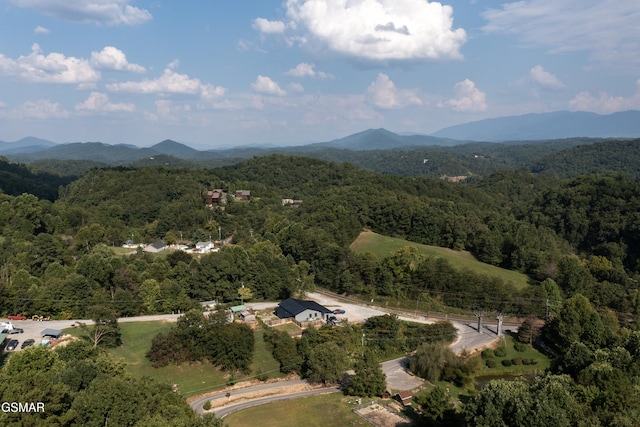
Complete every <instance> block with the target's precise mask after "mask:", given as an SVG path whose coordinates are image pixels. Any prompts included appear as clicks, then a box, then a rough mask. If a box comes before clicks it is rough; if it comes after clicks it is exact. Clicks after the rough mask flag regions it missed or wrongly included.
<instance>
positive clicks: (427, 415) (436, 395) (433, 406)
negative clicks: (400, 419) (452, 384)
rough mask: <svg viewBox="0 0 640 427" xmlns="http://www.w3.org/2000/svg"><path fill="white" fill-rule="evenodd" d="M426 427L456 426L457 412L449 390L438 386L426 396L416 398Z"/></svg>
mask: <svg viewBox="0 0 640 427" xmlns="http://www.w3.org/2000/svg"><path fill="white" fill-rule="evenodd" d="M415 401H416V403H417V404H418V405H419V406H420V411H421V412H422V418H423V420H424V422H425V424H426V425H428V426H433V427H439V426H450V425H455V423H456V421H457V420H455V417H456V414H455V410H454V405H453V402H452V401H451V395H450V394H449V392H448V390H447V389H446V388H445V387H443V386H441V385H438V386H436V387H434V388H433V389H432V390H431V391H430V392H428V393H426V394H419V395H418V396H416V397H415Z"/></svg>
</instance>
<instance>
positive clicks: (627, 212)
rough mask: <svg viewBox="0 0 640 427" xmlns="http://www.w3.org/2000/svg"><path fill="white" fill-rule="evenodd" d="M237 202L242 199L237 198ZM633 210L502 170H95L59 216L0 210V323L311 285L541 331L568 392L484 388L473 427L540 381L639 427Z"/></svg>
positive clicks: (620, 183) (587, 188)
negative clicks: (455, 261)
mask: <svg viewBox="0 0 640 427" xmlns="http://www.w3.org/2000/svg"><path fill="white" fill-rule="evenodd" d="M211 189H223V190H224V191H225V192H226V193H227V195H228V196H227V199H226V203H224V204H221V205H220V206H213V207H209V206H207V205H206V203H205V198H204V196H203V192H204V191H206V190H211ZM237 190H249V191H250V192H251V200H248V201H241V200H235V199H234V198H233V197H231V195H232V194H234V193H235V191H237ZM283 199H297V200H301V201H302V203H301V204H300V205H299V206H292V205H287V204H283ZM638 212H640V184H639V183H638V182H636V180H635V179H634V177H633V176H631V175H628V174H627V175H625V174H617V175H580V176H577V177H574V178H570V179H560V178H558V177H553V176H547V175H545V174H542V175H540V174H533V173H531V172H528V171H518V172H511V171H501V172H497V173H494V174H491V175H488V176H487V177H485V178H482V179H477V180H475V181H473V182H468V183H450V182H446V181H443V180H439V179H432V178H427V177H400V176H394V175H390V174H379V173H374V172H370V171H366V170H364V169H360V168H358V167H356V166H354V165H351V164H347V163H331V162H327V161H323V160H317V159H310V158H303V157H293V156H283V155H272V156H267V157H260V158H254V159H251V160H247V161H244V162H242V163H238V164H236V165H232V166H225V167H221V168H216V169H206V168H199V169H187V168H178V167H167V166H160V167H159V166H149V167H140V168H124V167H120V168H112V169H93V170H91V171H89V172H88V173H86V174H85V175H83V176H82V177H81V178H79V179H77V180H75V181H73V182H72V183H70V184H68V185H66V186H65V187H64V188H62V191H61V192H60V196H59V198H58V199H56V200H54V201H49V200H46V199H44V198H38V197H37V196H35V195H33V194H20V195H10V194H2V195H0V219H1V221H0V224H2V229H1V236H0V237H1V238H0V245H1V247H0V307H2V309H1V310H2V313H1V314H2V315H6V314H10V313H12V314H13V313H24V314H26V315H29V316H30V315H33V314H40V315H50V316H53V317H57V318H84V316H87V315H91V313H93V312H94V311H95V308H96V307H102V308H106V309H108V310H111V311H112V312H113V313H115V315H118V316H134V315H139V314H151V313H167V312H173V311H178V310H180V311H183V310H184V311H186V310H188V309H191V308H194V307H198V301H203V300H211V299H216V300H218V301H219V302H221V303H227V304H237V303H238V288H239V287H240V286H241V285H242V286H244V287H245V289H248V291H249V294H248V295H250V297H251V298H253V299H254V300H270V301H273V300H279V299H282V298H286V297H289V296H292V295H294V294H297V293H299V292H304V291H305V290H309V289H313V287H314V286H322V287H325V288H327V289H330V290H333V291H335V292H340V293H346V294H350V295H361V296H363V297H366V298H374V299H375V300H376V301H377V302H378V303H381V304H390V305H394V306H403V305H404V306H409V307H416V304H417V303H416V302H418V303H421V307H427V308H428V309H429V310H439V311H445V312H447V311H450V310H452V309H455V310H460V311H467V312H469V311H471V310H477V309H481V310H485V311H487V312H491V311H499V312H503V313H507V314H510V315H518V316H523V317H528V316H538V317H545V316H547V317H545V318H546V319H547V320H548V321H547V323H546V325H545V327H544V329H543V330H542V336H543V337H544V339H545V340H546V342H547V345H548V346H549V347H551V348H554V351H555V354H557V355H559V357H558V358H557V360H556V365H554V367H553V368H552V371H553V373H555V374H565V375H569V376H570V378H569V377H568V376H566V377H553V376H551V377H549V379H548V380H545V381H546V382H545V381H538V382H536V383H535V384H533V385H518V386H517V390H516V389H512V388H510V387H511V386H510V385H500V384H498V385H493V386H492V387H488V388H486V389H483V391H482V392H480V393H479V394H478V397H477V398H474V399H473V401H472V402H470V403H469V404H468V405H466V406H465V407H464V408H465V409H464V414H462V415H464V417H466V419H467V420H470V421H469V423H468V424H466V425H477V423H476V421H477V417H484V416H489V415H490V414H493V413H494V412H492V411H504V412H505V413H508V414H511V412H510V409H509V408H508V407H506V406H505V407H500V405H502V404H503V403H501V401H500V400H499V399H498V400H496V399H493V398H491V397H490V393H494V392H495V393H503V394H504V393H506V394H505V395H508V396H512V397H513V398H514V399H516V400H517V399H519V398H520V397H523V396H524V397H523V398H526V399H529V398H530V397H527V396H538V394H537V393H538V391H537V390H539V387H545V384H547V383H549V384H552V385H553V387H555V389H556V390H562V393H563V394H562V396H564V397H563V399H565V400H568V401H574V400H576V399H577V400H576V401H577V402H578V403H576V404H577V405H579V407H580V408H581V409H580V411H578V412H577V413H580V414H587V415H588V416H589V418H590V419H591V421H592V425H634V420H640V418H639V417H638V416H637V414H636V415H634V414H635V412H633V411H635V410H636V409H634V408H638V407H640V403H639V402H637V399H636V400H634V399H626V400H625V399H620V398H617V397H616V396H627V395H629V393H631V394H632V393H633V390H634V387H635V386H634V385H633V384H635V383H637V378H638V377H637V372H640V368H639V366H640V350H638V349H639V348H640V346H639V345H638V342H640V338H639V337H640V335H638V333H637V332H634V331H633V329H635V328H636V327H637V315H638V314H639V313H640V292H639V290H638V279H639V277H640V274H639V273H640V262H639V259H640V253H639V252H638V245H639V243H640V216H639V215H638ZM365 229H368V230H371V231H374V232H376V233H379V234H381V235H387V236H392V237H398V238H403V239H406V240H409V241H412V242H418V243H424V244H428V245H432V246H440V247H444V248H449V249H452V250H467V251H470V252H471V253H472V254H474V255H475V257H476V258H477V259H478V260H480V261H482V262H485V263H488V264H492V265H495V266H500V267H503V268H507V269H512V270H516V271H519V272H521V273H524V274H526V275H528V277H529V284H528V285H525V286H524V287H523V285H522V284H519V285H518V286H516V285H515V284H514V283H511V282H510V281H509V280H507V279H504V278H503V277H497V276H495V275H493V276H492V275H484V274H481V273H477V272H473V271H470V270H468V269H464V268H462V269H461V268H454V267H453V266H452V265H451V264H450V263H449V262H448V261H447V260H446V259H443V258H437V257H432V256H429V255H428V254H424V253H420V252H419V251H418V250H416V249H412V248H409V247H403V248H400V249H399V250H397V251H395V252H391V253H390V254H388V255H381V256H376V255H373V254H372V253H369V252H353V251H351V250H350V249H349V246H350V245H351V243H352V242H353V240H354V239H355V238H356V237H357V236H358V235H359V233H360V232H361V231H362V230H365ZM218 233H220V237H222V238H223V239H224V238H227V237H229V238H231V240H232V241H231V243H232V244H229V245H226V246H224V247H223V248H222V249H221V250H220V251H219V252H215V253H210V254H200V255H195V256H194V255H190V254H188V253H185V252H182V251H178V250H176V251H163V253H161V254H149V253H143V252H142V251H133V252H134V253H129V254H126V255H124V254H122V253H121V254H120V255H116V253H115V252H114V251H113V250H112V249H111V248H109V246H119V245H121V244H122V243H124V242H125V241H127V240H133V241H134V242H136V243H151V242H155V241H158V240H163V241H164V242H165V243H167V244H174V243H186V244H193V243H195V242H198V241H206V240H209V239H216V238H217V237H218ZM523 330H527V329H526V328H525V329H523ZM529 330H530V331H532V332H530V337H531V338H528V339H532V337H533V336H534V335H535V334H534V332H533V328H532V327H529ZM485 390H486V391H485ZM509 390H510V391H509ZM587 390H588V395H589V396H591V397H589V398H585V396H586V394H585V393H586V392H587ZM487 396H489V397H487ZM518 396H520V397H518ZM531 399H533V398H531ZM535 399H537V397H536V398H535ZM563 401H564V400H563ZM74 405H75V403H74ZM504 405H507V406H508V404H507V403H504ZM532 405H533V403H532ZM536 410H537V409H536V406H535V405H533V406H527V407H523V408H522V411H525V412H526V411H530V412H531V414H534V413H536ZM549 411H551V409H549ZM527 413H528V412H527ZM621 414H622V415H621ZM565 415H566V416H574V415H575V414H574V415H570V414H565ZM505 416H506V415H505ZM531 416H533V415H531ZM453 420H457V422H460V418H459V417H458V418H456V417H454V418H453ZM474 420H476V421H474ZM615 420H622V421H624V422H626V424H624V423H623V424H616V423H615V422H614V421H615ZM622 421H620V422H622ZM452 422H453V421H452ZM461 425H465V424H461ZM487 425H488V424H487ZM514 425H515V424H514ZM518 425H519V424H518ZM567 425H573V424H567Z"/></svg>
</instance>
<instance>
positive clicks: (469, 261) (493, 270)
mask: <svg viewBox="0 0 640 427" xmlns="http://www.w3.org/2000/svg"><path fill="white" fill-rule="evenodd" d="M405 246H413V247H415V248H417V249H418V252H419V253H421V254H424V255H427V256H430V257H434V258H444V259H446V260H447V261H448V262H449V263H450V264H451V266H452V267H454V268H456V269H463V268H466V269H469V270H471V271H473V272H475V273H478V274H484V275H486V276H491V277H499V278H501V279H502V280H504V281H505V282H512V283H513V284H514V285H515V286H516V287H517V288H518V289H523V288H525V287H527V285H528V283H529V278H528V277H527V276H526V275H524V274H522V273H518V272H517V271H512V270H505V269H504V268H500V267H496V266H494V265H490V264H485V263H483V262H480V261H478V260H477V259H476V258H475V257H474V256H473V255H471V253H469V252H467V251H454V250H453V249H448V248H440V247H437V246H428V245H421V244H419V243H414V242H409V241H407V240H403V239H397V238H394V237H387V236H382V235H380V234H376V233H374V232H371V231H363V232H362V233H360V235H359V236H358V238H357V239H356V240H355V241H354V242H353V243H352V244H351V250H353V251H355V252H371V253H373V254H374V255H376V256H377V257H378V258H380V259H382V258H384V257H386V256H388V255H389V254H391V253H393V252H396V251H397V250H398V249H401V248H403V247H405Z"/></svg>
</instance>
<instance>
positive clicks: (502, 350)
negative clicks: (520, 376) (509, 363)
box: [493, 347, 507, 357]
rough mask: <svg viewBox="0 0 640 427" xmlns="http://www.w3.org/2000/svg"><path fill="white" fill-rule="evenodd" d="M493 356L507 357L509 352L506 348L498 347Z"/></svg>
mask: <svg viewBox="0 0 640 427" xmlns="http://www.w3.org/2000/svg"><path fill="white" fill-rule="evenodd" d="M493 354H495V355H496V357H505V356H506V355H507V350H506V349H505V348H504V347H498V348H496V349H495V350H493Z"/></svg>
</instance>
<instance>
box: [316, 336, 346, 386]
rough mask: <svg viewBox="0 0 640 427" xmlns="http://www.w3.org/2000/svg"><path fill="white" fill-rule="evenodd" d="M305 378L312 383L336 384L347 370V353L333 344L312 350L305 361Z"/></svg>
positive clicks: (326, 344)
mask: <svg viewBox="0 0 640 427" xmlns="http://www.w3.org/2000/svg"><path fill="white" fill-rule="evenodd" d="M306 365H307V369H306V376H307V378H309V380H310V381H312V382H314V383H323V384H325V385H326V384H330V383H337V382H339V381H340V380H341V379H342V376H343V375H344V371H345V370H346V368H347V352H346V351H345V350H344V349H342V348H341V347H338V345H337V344H336V343H334V342H326V343H323V344H319V345H318V346H316V347H315V348H313V349H312V350H311V352H310V354H309V358H308V359H307V361H306Z"/></svg>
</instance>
